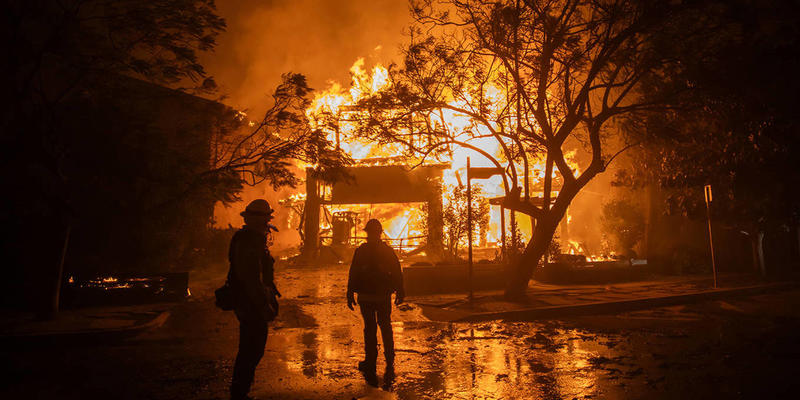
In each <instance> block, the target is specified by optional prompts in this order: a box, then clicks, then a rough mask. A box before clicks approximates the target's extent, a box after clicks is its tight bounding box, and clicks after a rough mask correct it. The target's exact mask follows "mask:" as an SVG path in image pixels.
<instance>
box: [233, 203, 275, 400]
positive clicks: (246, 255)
mask: <svg viewBox="0 0 800 400" xmlns="http://www.w3.org/2000/svg"><path fill="white" fill-rule="evenodd" d="M274 211H275V210H273V209H272V208H270V206H269V203H267V202H266V200H260V199H259V200H254V201H253V202H251V203H250V204H248V205H247V207H246V208H245V210H244V211H242V212H241V215H242V216H243V217H244V223H245V225H244V226H243V227H242V229H240V230H239V231H238V232H236V233H235V234H234V235H233V238H232V239H231V246H230V251H229V253H228V257H229V259H230V262H231V270H230V274H229V276H228V280H229V283H230V287H231V289H232V292H233V299H234V311H235V312H236V317H237V318H238V319H239V353H238V354H237V355H236V363H235V364H234V367H233V379H232V380H231V399H248V398H249V397H248V396H247V394H248V393H249V392H250V386H251V385H252V384H253V376H254V375H255V371H256V366H257V365H258V362H259V361H261V357H262V356H263V355H264V346H266V344H267V333H268V328H269V322H270V321H272V320H273V319H275V316H276V315H277V313H278V303H277V301H276V299H275V298H276V296H277V297H280V293H279V292H278V289H277V288H276V287H275V281H274V280H273V278H274V271H273V265H274V264H275V259H274V258H272V256H271V255H270V254H269V250H268V249H267V236H266V235H267V233H269V229H270V228H271V225H270V224H269V221H270V220H272V213H273V212H274Z"/></svg>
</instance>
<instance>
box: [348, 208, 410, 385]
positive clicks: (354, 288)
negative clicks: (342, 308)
mask: <svg viewBox="0 0 800 400" xmlns="http://www.w3.org/2000/svg"><path fill="white" fill-rule="evenodd" d="M364 231H366V233H367V242H366V243H364V244H362V245H361V246H359V247H358V248H357V249H356V251H355V253H354V254H353V262H352V263H351V264H350V275H349V278H348V282H347V307H349V308H350V309H351V310H353V305H354V304H358V305H359V306H360V308H361V316H362V317H363V318H364V361H361V362H359V363H358V369H359V370H361V372H363V373H364V374H365V377H366V378H367V381H368V382H370V383H372V384H375V383H376V382H377V378H376V375H375V364H376V361H377V358H378V338H377V336H376V334H377V328H378V327H380V329H381V337H382V339H383V354H384V356H385V357H386V375H388V376H393V375H394V338H393V336H392V320H391V313H392V293H396V296H395V301H394V302H395V304H400V303H402V302H403V299H404V297H405V291H404V290H403V272H402V270H401V268H400V261H399V260H398V259H397V256H396V255H395V253H394V250H392V248H391V247H389V245H387V244H386V243H384V242H383V241H382V240H381V234H382V233H383V227H382V226H381V223H380V222H379V221H378V220H377V219H371V220H369V221H367V223H366V225H365V226H364ZM356 293H357V294H358V303H356V297H355V295H354V294H356Z"/></svg>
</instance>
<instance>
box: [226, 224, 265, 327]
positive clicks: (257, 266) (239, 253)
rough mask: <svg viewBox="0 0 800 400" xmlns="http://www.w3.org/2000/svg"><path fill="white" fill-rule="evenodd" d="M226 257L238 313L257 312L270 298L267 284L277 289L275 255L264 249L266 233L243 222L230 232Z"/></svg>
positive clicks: (239, 314) (257, 314)
mask: <svg viewBox="0 0 800 400" xmlns="http://www.w3.org/2000/svg"><path fill="white" fill-rule="evenodd" d="M228 259H229V260H230V263H231V277H230V284H231V286H232V288H233V290H234V293H235V299H236V305H235V311H236V314H237V316H239V317H240V318H242V317H245V318H248V317H253V318H255V317H258V316H260V315H261V313H262V310H263V308H264V306H265V305H266V304H267V301H268V300H269V299H268V294H267V288H269V289H273V290H275V292H277V289H276V288H275V281H274V270H273V266H274V264H275V259H274V258H272V256H271V255H270V254H269V250H268V249H267V237H266V235H264V234H263V233H261V232H259V231H257V230H255V229H251V228H249V227H248V226H247V225H245V226H244V227H243V228H242V229H240V230H239V231H237V232H236V233H235V234H234V235H233V238H232V239H231V246H230V249H229V251H228ZM273 293H274V292H273Z"/></svg>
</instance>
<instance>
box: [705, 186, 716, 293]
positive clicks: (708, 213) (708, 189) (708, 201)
mask: <svg viewBox="0 0 800 400" xmlns="http://www.w3.org/2000/svg"><path fill="white" fill-rule="evenodd" d="M704 189H705V195H706V218H707V219H708V245H709V246H710V247H711V271H712V272H713V273H714V289H716V288H717V263H716V260H715V259H714V237H713V235H712V234H711V201H712V200H713V199H712V197H711V185H706V186H705V188H704Z"/></svg>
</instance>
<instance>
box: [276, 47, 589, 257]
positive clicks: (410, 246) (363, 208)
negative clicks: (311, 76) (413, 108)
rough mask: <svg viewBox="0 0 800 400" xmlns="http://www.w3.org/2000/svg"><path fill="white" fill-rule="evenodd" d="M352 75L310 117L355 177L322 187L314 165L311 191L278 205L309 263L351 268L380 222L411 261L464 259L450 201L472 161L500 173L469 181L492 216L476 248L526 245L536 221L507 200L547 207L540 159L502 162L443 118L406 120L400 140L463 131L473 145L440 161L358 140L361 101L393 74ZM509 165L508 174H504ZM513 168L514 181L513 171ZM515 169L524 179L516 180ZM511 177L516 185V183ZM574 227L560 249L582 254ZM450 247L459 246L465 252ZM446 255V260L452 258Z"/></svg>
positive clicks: (455, 118)
mask: <svg viewBox="0 0 800 400" xmlns="http://www.w3.org/2000/svg"><path fill="white" fill-rule="evenodd" d="M351 75H352V85H351V87H350V88H349V89H344V88H343V87H341V86H340V85H338V84H335V83H334V84H332V85H331V87H330V88H328V90H326V91H324V92H322V93H320V94H318V95H317V97H316V98H315V99H314V101H313V103H312V105H311V107H310V108H309V109H308V110H307V112H306V114H307V116H308V117H309V120H310V122H311V125H312V126H313V127H314V128H316V129H321V130H323V131H324V132H326V133H327V136H328V139H329V140H331V141H332V142H334V143H335V144H336V146H337V147H339V148H340V149H342V150H343V151H345V152H346V153H347V154H348V155H349V156H350V157H352V158H353V160H354V161H355V164H354V165H353V166H351V167H350V168H349V169H348V172H349V173H350V175H351V177H352V179H351V180H348V181H342V182H337V183H334V184H332V185H329V184H326V183H324V182H321V181H319V180H318V179H316V178H315V176H314V170H313V166H310V165H306V166H304V167H306V176H307V179H306V187H305V189H306V191H305V193H298V194H295V195H293V196H291V197H290V198H287V199H284V200H282V201H281V204H282V205H284V206H286V207H289V208H291V209H293V210H294V214H295V218H293V219H292V222H291V225H292V228H293V229H297V231H298V233H299V234H300V238H301V241H302V245H301V253H302V256H303V258H304V259H308V260H310V259H317V258H318V257H320V258H321V259H324V260H330V261H339V262H341V261H346V260H347V259H348V256H349V254H351V252H349V251H345V249H347V248H351V247H352V246H355V245H357V244H358V242H359V241H360V240H362V239H363V234H361V233H360V232H361V231H360V227H361V225H363V223H364V222H365V221H366V220H367V219H369V218H379V219H380V220H381V221H382V222H383V223H384V228H385V231H386V240H387V241H388V242H389V243H390V244H391V245H393V246H394V247H395V248H396V249H398V250H400V251H401V253H402V254H404V255H406V256H412V255H421V256H426V261H428V262H438V261H441V260H442V259H445V258H447V256H450V258H451V259H452V258H453V257H459V255H458V254H457V253H458V251H457V250H458V248H459V247H460V248H461V249H465V248H466V234H465V230H464V229H462V232H460V233H456V234H453V230H454V229H456V228H455V227H454V226H452V225H454V224H455V223H456V222H454V221H452V220H453V219H458V218H459V217H460V218H462V219H463V216H461V215H452V214H454V213H455V214H458V211H456V210H455V209H454V208H453V203H454V202H456V201H458V200H456V199H454V198H453V194H454V193H455V192H456V191H458V190H462V192H463V189H464V188H465V187H466V186H467V179H468V176H467V158H468V157H469V156H471V158H472V167H476V169H478V170H480V169H483V170H487V171H488V170H493V171H494V170H497V171H499V172H498V173H493V174H488V175H487V176H481V177H478V176H474V175H473V176H472V179H479V181H475V182H473V184H476V183H477V184H478V185H479V187H480V192H481V193H480V195H479V197H480V198H479V199H477V200H476V201H481V200H483V201H484V202H485V203H486V207H485V210H486V216H485V218H484V221H482V223H479V224H476V225H479V229H477V231H478V232H477V237H475V238H474V241H473V243H474V244H476V245H477V246H478V247H481V249H482V251H483V253H482V254H481V256H479V258H480V259H487V260H489V259H499V258H501V257H502V256H503V255H504V254H505V252H506V251H505V250H506V249H507V248H508V247H509V246H511V245H512V244H516V246H517V247H518V246H519V244H520V243H524V241H526V240H527V239H528V238H530V236H531V234H532V232H533V226H534V225H535V222H534V220H533V219H532V218H529V217H528V216H523V215H518V214H516V213H515V212H514V211H511V210H508V209H505V207H504V206H503V204H502V199H503V197H504V196H505V195H506V194H507V193H508V191H509V188H510V187H513V186H519V187H523V188H524V195H525V196H526V198H528V199H530V200H529V201H531V202H532V203H533V204H537V201H538V204H540V205H541V204H542V203H543V196H542V192H543V191H544V187H543V183H542V182H543V180H544V179H543V178H544V174H545V171H546V166H545V165H544V161H542V160H538V161H536V162H535V163H531V164H529V163H528V162H527V161H525V163H524V164H525V165H523V162H521V161H516V160H514V161H511V162H509V161H508V160H505V159H504V155H503V151H504V146H507V145H508V144H507V143H503V142H502V141H499V140H497V138H496V137H491V135H483V136H482V135H475V134H474V130H475V126H474V124H473V123H472V122H471V120H470V118H468V117H466V116H465V115H461V114H459V113H455V112H450V111H447V110H444V111H443V112H442V113H439V114H438V115H435V116H428V117H426V119H425V120H424V121H423V122H420V121H409V123H408V124H407V126H406V127H404V128H403V129H402V132H398V134H400V135H402V136H403V137H404V138H406V139H407V141H408V142H409V143H414V142H421V141H425V140H430V138H429V137H425V135H424V133H422V132H420V131H421V130H423V129H424V127H423V128H420V127H419V126H418V125H419V124H420V123H422V124H433V125H437V126H442V127H445V128H446V129H450V130H452V131H453V132H458V133H457V134H456V135H457V136H458V135H460V136H463V137H462V138H461V139H462V140H463V141H464V142H467V143H468V146H466V147H465V146H458V145H446V146H443V147H444V148H446V151H444V152H443V154H440V155H439V156H437V157H430V159H426V158H425V157H422V158H419V157H414V156H413V155H412V156H410V157H409V156H408V151H407V148H405V147H404V146H403V145H401V144H398V143H382V142H380V141H376V140H370V139H369V138H364V137H360V136H359V135H358V134H357V130H358V123H359V122H360V121H359V120H360V118H363V115H362V114H361V113H362V111H363V110H361V109H359V107H358V105H357V103H358V102H359V100H360V99H363V98H364V97H366V96H369V95H372V94H375V93H377V92H378V91H380V90H382V89H384V88H386V87H387V86H388V85H391V82H390V76H389V72H388V70H387V69H385V68H383V67H381V66H376V67H374V68H373V69H372V71H368V70H366V69H364V62H363V60H358V61H357V62H356V63H355V64H354V65H353V67H352V68H351ZM443 144H444V143H443ZM568 158H569V159H570V161H569V163H570V166H571V167H572V169H573V171H575V172H576V173H577V171H579V170H580V167H579V166H578V163H577V161H575V158H576V157H575V154H574V152H573V153H572V155H571V156H569V157H568ZM503 164H505V165H507V167H506V168H500V167H498V166H499V165H503ZM509 170H511V172H512V173H511V174H509V173H507V172H508V171H509ZM516 170H519V171H520V175H522V176H517V173H516ZM523 170H524V174H522V171H523ZM551 174H552V177H553V186H552V187H551V188H550V189H551V190H553V191H555V192H556V193H557V191H558V190H559V184H560V180H559V179H560V174H559V173H558V170H557V169H554V170H552V172H551ZM509 175H510V176H509ZM509 179H512V181H509ZM513 179H516V181H517V182H516V184H515V183H514V182H513ZM459 188H460V189H459ZM537 196H538V197H537ZM461 201H462V202H463V201H464V199H462V200H461ZM446 211H450V218H447V216H448V215H446V214H447V212H446ZM462 211H463V210H462ZM570 219H571V218H570V217H569V215H568V216H567V217H566V218H565V221H564V223H563V224H562V227H561V229H560V232H561V233H562V239H563V241H564V243H565V246H563V249H564V250H565V252H571V253H585V252H586V251H585V250H584V249H583V246H582V245H580V244H579V243H578V242H576V241H571V242H570V241H568V240H567V239H568V237H567V236H569V228H568V223H569V221H570ZM459 235H461V236H459ZM462 236H463V237H462ZM445 242H450V243H445ZM452 242H461V243H460V246H459V245H458V243H455V244H454V243H452ZM448 250H449V253H450V254H446V253H448ZM590 258H591V257H590Z"/></svg>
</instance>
